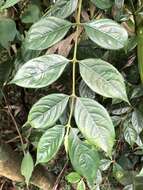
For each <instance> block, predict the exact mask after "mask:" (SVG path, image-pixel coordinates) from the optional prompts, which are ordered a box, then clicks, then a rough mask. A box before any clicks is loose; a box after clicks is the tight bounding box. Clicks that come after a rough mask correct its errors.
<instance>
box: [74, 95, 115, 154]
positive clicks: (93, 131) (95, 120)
mask: <svg viewBox="0 0 143 190" xmlns="http://www.w3.org/2000/svg"><path fill="white" fill-rule="evenodd" d="M74 116H75V120H76V123H77V126H78V128H79V129H80V131H81V132H82V134H83V136H84V137H85V138H86V139H87V140H88V141H89V142H90V143H91V144H93V145H96V146H97V147H99V148H101V149H102V150H104V151H105V152H107V153H108V155H109V156H111V151H112V147H113V145H114V139H115V131H114V126H113V124H112V121H111V118H110V116H109V115H108V112H107V111H106V110H105V108H104V107H103V106H101V105H100V104H99V103H98V102H96V101H94V100H91V99H88V98H77V100H76V104H75V113H74Z"/></svg>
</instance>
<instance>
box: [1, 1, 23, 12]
mask: <svg viewBox="0 0 143 190" xmlns="http://www.w3.org/2000/svg"><path fill="white" fill-rule="evenodd" d="M20 1H21V0H6V2H5V4H4V5H3V6H2V7H1V8H0V9H1V10H3V9H7V8H9V7H12V6H14V5H15V4H17V3H18V2H20Z"/></svg>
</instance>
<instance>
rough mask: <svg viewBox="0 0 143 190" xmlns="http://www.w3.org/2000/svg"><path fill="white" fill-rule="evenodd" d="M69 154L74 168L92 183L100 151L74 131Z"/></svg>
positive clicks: (70, 138) (71, 136)
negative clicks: (82, 139)
mask: <svg viewBox="0 0 143 190" xmlns="http://www.w3.org/2000/svg"><path fill="white" fill-rule="evenodd" d="M69 156H70V160H71V163H72V165H73V167H74V169H75V170H76V171H77V172H78V173H79V174H80V175H82V176H84V177H85V178H86V179H87V180H88V181H89V182H91V183H92V182H93V181H94V180H95V177H96V173H97V170H98V166H99V156H98V153H97V152H96V151H95V150H93V149H91V147H90V146H88V145H87V144H85V143H83V142H82V141H80V140H79V139H78V137H77V136H76V134H75V133H73V132H72V134H71V135H70V137H69Z"/></svg>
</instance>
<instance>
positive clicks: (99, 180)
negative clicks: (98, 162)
mask: <svg viewBox="0 0 143 190" xmlns="http://www.w3.org/2000/svg"><path fill="white" fill-rule="evenodd" d="M101 183H102V174H101V171H100V170H97V175H96V180H95V184H96V185H100V184H101Z"/></svg>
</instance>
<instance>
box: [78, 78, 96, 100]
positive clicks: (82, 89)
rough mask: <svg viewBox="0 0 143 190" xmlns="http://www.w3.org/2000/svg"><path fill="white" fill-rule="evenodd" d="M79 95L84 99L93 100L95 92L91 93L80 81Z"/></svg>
mask: <svg viewBox="0 0 143 190" xmlns="http://www.w3.org/2000/svg"><path fill="white" fill-rule="evenodd" d="M79 94H80V96H81V97H84V98H91V99H94V98H95V92H93V91H92V90H91V89H90V88H89V87H88V86H87V84H86V83H85V82H84V81H83V80H81V82H80V85H79Z"/></svg>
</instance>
